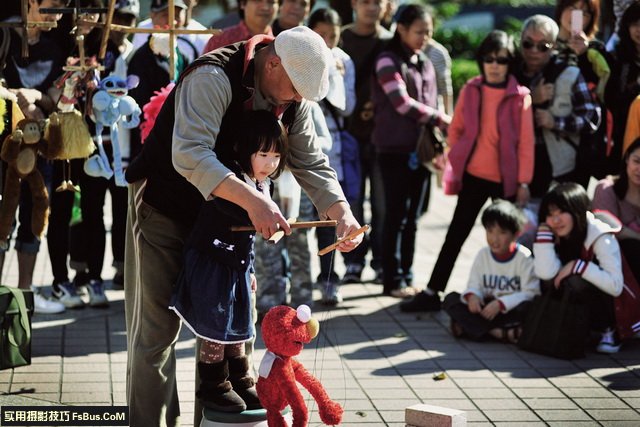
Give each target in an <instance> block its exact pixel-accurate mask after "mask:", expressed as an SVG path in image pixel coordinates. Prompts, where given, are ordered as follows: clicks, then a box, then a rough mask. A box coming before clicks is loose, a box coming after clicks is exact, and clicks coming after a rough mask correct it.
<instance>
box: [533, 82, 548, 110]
mask: <svg viewBox="0 0 640 427" xmlns="http://www.w3.org/2000/svg"><path fill="white" fill-rule="evenodd" d="M552 99H553V83H545V82H544V79H542V80H540V81H539V82H538V84H537V85H535V86H534V87H533V90H532V91H531V101H532V102H533V104H534V105H537V104H544V103H545V102H547V101H551V100H552Z"/></svg>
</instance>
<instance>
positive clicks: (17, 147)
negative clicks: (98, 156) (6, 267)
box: [0, 113, 62, 249]
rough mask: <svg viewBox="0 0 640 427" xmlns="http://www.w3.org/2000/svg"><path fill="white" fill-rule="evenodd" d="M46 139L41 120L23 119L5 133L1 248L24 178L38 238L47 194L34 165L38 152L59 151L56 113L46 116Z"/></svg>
mask: <svg viewBox="0 0 640 427" xmlns="http://www.w3.org/2000/svg"><path fill="white" fill-rule="evenodd" d="M49 122H50V123H49V125H50V128H49V141H47V140H45V139H44V138H43V132H44V127H45V122H44V121H38V120H33V119H24V120H21V121H20V122H19V123H18V126H17V128H16V129H15V130H14V131H13V133H12V134H11V135H9V136H7V137H6V138H5V140H4V143H3V145H2V151H0V157H1V158H2V160H4V161H5V162H7V165H8V167H7V175H6V177H5V183H4V193H3V197H2V206H1V207H0V247H3V246H4V247H5V249H6V245H7V238H8V236H9V233H10V232H11V225H12V223H13V220H14V218H15V215H16V209H17V208H18V202H19V200H20V184H21V182H22V180H23V179H24V180H26V181H27V183H28V184H29V189H30V190H31V197H32V200H33V208H32V211H31V230H32V231H33V234H34V235H35V236H36V237H38V238H40V237H42V234H43V233H44V229H45V227H46V225H47V220H48V218H49V197H48V194H47V188H46V187H45V185H44V180H43V178H42V175H41V174H40V172H39V171H38V168H37V167H36V164H37V159H38V155H43V156H45V157H47V158H54V157H56V156H57V155H58V153H59V152H60V150H62V134H61V132H60V119H59V117H58V115H57V114H56V113H53V114H52V115H51V116H50V117H49Z"/></svg>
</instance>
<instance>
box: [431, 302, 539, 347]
mask: <svg viewBox="0 0 640 427" xmlns="http://www.w3.org/2000/svg"><path fill="white" fill-rule="evenodd" d="M530 305H531V301H525V302H522V303H520V304H518V305H517V306H516V307H514V308H513V309H511V310H509V311H508V312H507V313H498V315H497V316H496V317H494V318H493V319H492V320H487V319H485V318H484V317H482V316H481V315H479V314H474V313H471V312H470V311H469V306H467V304H465V303H463V302H462V301H460V294H459V293H457V292H451V293H450V294H448V295H447V296H446V297H445V298H444V301H443V302H442V308H444V310H445V311H446V312H447V314H448V315H449V316H450V317H451V319H452V320H454V321H456V322H457V323H458V324H459V325H460V327H461V328H462V330H463V331H464V332H465V334H466V335H467V336H468V337H469V338H471V339H474V340H481V339H483V338H485V336H486V335H487V333H488V332H489V331H490V330H492V329H496V328H513V327H515V326H518V325H520V324H522V322H523V321H524V319H525V317H526V316H527V311H528V309H529V306H530Z"/></svg>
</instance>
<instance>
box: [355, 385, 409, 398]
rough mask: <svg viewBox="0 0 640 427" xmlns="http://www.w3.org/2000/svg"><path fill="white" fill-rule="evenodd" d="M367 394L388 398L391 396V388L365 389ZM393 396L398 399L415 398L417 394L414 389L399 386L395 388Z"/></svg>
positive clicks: (373, 396) (371, 396) (372, 396)
mask: <svg viewBox="0 0 640 427" xmlns="http://www.w3.org/2000/svg"><path fill="white" fill-rule="evenodd" d="M365 393H366V394H367V396H369V397H370V398H371V399H388V398H389V393H390V392H389V390H385V389H371V390H365ZM393 397H394V398H397V399H414V398H415V394H414V393H413V391H412V390H407V389H406V388H404V387H402V388H397V389H394V390H393Z"/></svg>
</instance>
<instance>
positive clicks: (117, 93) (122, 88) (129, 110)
mask: <svg viewBox="0 0 640 427" xmlns="http://www.w3.org/2000/svg"><path fill="white" fill-rule="evenodd" d="M139 82H140V80H139V79H138V76H133V75H131V76H128V77H127V79H126V80H125V79H123V78H121V77H118V76H109V77H106V78H104V79H102V80H101V81H100V84H99V85H98V89H97V90H96V92H95V93H94V94H93V98H92V99H91V105H92V107H93V111H92V115H91V118H92V119H93V121H94V122H96V144H97V145H98V153H99V154H98V157H97V158H95V157H92V158H90V159H89V162H88V165H90V166H93V167H94V169H91V167H89V168H87V163H85V172H87V174H88V175H91V176H103V177H105V178H111V176H115V182H116V185H118V186H120V187H126V186H127V182H126V180H125V179H124V173H123V171H122V157H121V153H120V141H119V139H118V124H119V123H120V124H122V126H123V127H124V128H125V129H132V128H135V127H137V126H138V125H139V124H140V113H141V111H140V107H139V106H138V104H137V103H136V101H135V100H134V99H133V98H132V97H130V96H128V95H127V93H128V92H129V89H133V88H134V87H136V86H138V83H139ZM105 126H106V127H109V129H110V134H111V146H112V148H113V169H111V166H110V165H109V158H108V157H107V153H106V152H105V150H104V146H103V144H102V131H103V130H104V127H105ZM96 166H97V167H98V169H99V171H95V167H96Z"/></svg>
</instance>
